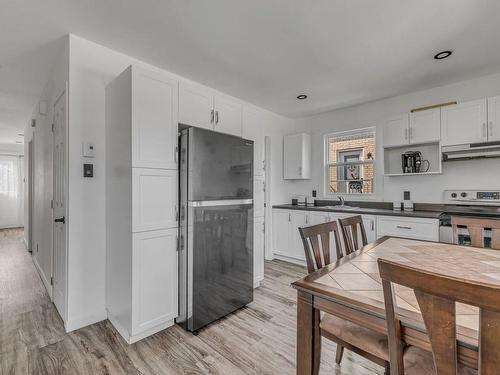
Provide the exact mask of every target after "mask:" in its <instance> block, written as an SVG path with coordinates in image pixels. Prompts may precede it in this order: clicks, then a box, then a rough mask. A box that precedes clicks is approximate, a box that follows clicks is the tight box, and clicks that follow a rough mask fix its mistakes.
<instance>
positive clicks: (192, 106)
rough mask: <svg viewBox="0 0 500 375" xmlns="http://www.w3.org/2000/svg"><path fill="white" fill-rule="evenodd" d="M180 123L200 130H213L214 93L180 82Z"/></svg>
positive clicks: (198, 86) (204, 88) (201, 87)
mask: <svg viewBox="0 0 500 375" xmlns="http://www.w3.org/2000/svg"><path fill="white" fill-rule="evenodd" d="M179 122H180V123H181V124H185V125H192V126H197V127H199V128H206V129H213V122H214V94H213V91H212V90H210V89H208V88H206V87H204V86H200V85H196V84H194V83H189V82H180V83H179Z"/></svg>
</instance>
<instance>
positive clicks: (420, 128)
mask: <svg viewBox="0 0 500 375" xmlns="http://www.w3.org/2000/svg"><path fill="white" fill-rule="evenodd" d="M409 138H410V144H418V143H430V142H439V139H440V138H441V109H440V108H434V109H429V110H427V111H418V112H413V113H410V132H409Z"/></svg>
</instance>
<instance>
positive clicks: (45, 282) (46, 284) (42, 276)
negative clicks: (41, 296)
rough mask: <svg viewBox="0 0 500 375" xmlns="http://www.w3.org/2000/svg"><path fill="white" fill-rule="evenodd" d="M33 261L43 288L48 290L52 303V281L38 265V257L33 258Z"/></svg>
mask: <svg viewBox="0 0 500 375" xmlns="http://www.w3.org/2000/svg"><path fill="white" fill-rule="evenodd" d="M31 259H32V260H33V264H34V265H35V268H36V270H37V272H38V275H40V279H42V283H43V286H44V287H45V289H46V290H47V293H48V294H49V297H50V300H51V301H52V285H50V281H49V279H47V277H46V276H45V273H44V272H43V270H42V267H40V265H39V264H38V261H37V260H36V257H34V256H32V257H31Z"/></svg>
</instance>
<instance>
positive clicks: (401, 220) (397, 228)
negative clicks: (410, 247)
mask: <svg viewBox="0 0 500 375" xmlns="http://www.w3.org/2000/svg"><path fill="white" fill-rule="evenodd" d="M383 236H394V237H403V238H412V239H416V240H428V241H439V220H438V219H427V218H419V217H401V216H378V217H377V238H380V237H383Z"/></svg>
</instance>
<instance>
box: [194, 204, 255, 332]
mask: <svg viewBox="0 0 500 375" xmlns="http://www.w3.org/2000/svg"><path fill="white" fill-rule="evenodd" d="M188 215H189V216H190V217H191V218H192V221H191V220H190V222H191V223H192V234H190V235H189V238H188V244H189V247H188V265H189V266H188V267H189V268H190V270H189V271H188V273H190V274H191V277H188V280H189V281H190V282H191V283H192V285H191V287H190V288H189V289H191V290H190V292H191V293H192V301H191V304H189V302H188V311H189V313H188V324H187V325H188V329H189V330H192V331H194V330H197V329H199V328H201V327H203V326H205V325H207V324H209V323H211V322H213V321H215V320H217V319H220V318H222V317H224V316H225V315H227V314H229V313H231V312H233V311H235V310H237V309H239V308H241V307H243V306H245V305H246V304H248V303H250V302H251V301H252V300H253V205H252V204H246V205H244V204H241V205H231V206H220V205H216V206H211V207H203V206H202V207H189V214H188ZM188 232H190V231H189V230H188ZM189 305H191V306H189Z"/></svg>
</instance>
